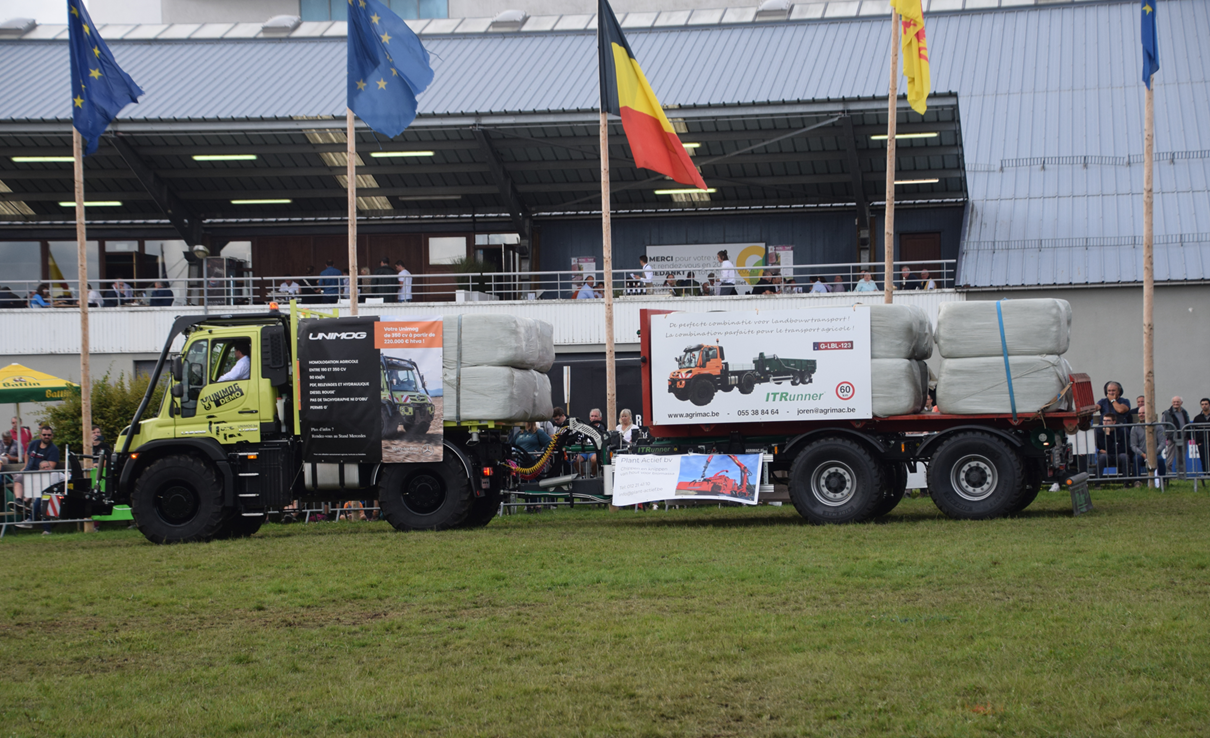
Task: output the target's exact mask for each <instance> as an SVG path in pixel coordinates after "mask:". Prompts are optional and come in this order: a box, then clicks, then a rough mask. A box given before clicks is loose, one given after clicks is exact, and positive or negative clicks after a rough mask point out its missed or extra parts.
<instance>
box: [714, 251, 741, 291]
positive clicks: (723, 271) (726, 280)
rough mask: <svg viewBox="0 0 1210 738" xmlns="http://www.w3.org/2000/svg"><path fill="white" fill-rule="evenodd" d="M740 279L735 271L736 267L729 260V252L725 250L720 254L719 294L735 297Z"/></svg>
mask: <svg viewBox="0 0 1210 738" xmlns="http://www.w3.org/2000/svg"><path fill="white" fill-rule="evenodd" d="M737 279H739V274H738V273H737V272H736V271H735V265H734V264H732V263H731V261H730V260H729V259H728V258H727V250H726V249H723V250H722V251H720V252H718V294H719V295H720V296H722V295H734V294H736V292H735V282H736V280H737Z"/></svg>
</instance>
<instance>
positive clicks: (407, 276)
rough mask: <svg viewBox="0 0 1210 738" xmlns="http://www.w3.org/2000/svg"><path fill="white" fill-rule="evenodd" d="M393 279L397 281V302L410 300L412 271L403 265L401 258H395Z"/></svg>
mask: <svg viewBox="0 0 1210 738" xmlns="http://www.w3.org/2000/svg"><path fill="white" fill-rule="evenodd" d="M395 281H396V282H397V283H398V289H397V291H396V293H395V300H396V301H397V302H411V301H412V273H411V272H409V271H408V268H407V267H405V266H404V265H403V260H402V259H396V260H395Z"/></svg>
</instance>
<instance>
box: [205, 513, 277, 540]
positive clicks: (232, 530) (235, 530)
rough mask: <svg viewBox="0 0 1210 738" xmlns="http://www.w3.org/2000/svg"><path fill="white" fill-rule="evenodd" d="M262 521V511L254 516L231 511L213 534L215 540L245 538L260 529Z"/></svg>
mask: <svg viewBox="0 0 1210 738" xmlns="http://www.w3.org/2000/svg"><path fill="white" fill-rule="evenodd" d="M264 522H265V516H264V514H263V513H262V514H260V515H256V516H244V515H241V514H240V513H238V512H233V513H231V515H230V516H229V517H228V518H227V519H226V520H224V521H223V524H222V525H221V526H220V527H219V529H218V533H215V534H214V539H215V540H216V541H225V540H228V539H231V538H247V537H248V536H251V535H254V534H255V533H256V531H258V530H260V527H261V525H262V524H263V523H264Z"/></svg>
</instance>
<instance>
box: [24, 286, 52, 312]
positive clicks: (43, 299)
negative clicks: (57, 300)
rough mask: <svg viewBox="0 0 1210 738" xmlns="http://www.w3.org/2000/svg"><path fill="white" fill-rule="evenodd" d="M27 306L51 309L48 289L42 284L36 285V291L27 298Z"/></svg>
mask: <svg viewBox="0 0 1210 738" xmlns="http://www.w3.org/2000/svg"><path fill="white" fill-rule="evenodd" d="M29 306H30V307H32V308H48V307H52V303H51V299H50V288H49V287H47V286H46V285H44V284H42V285H38V291H37V292H35V293H34V294H33V295H32V296H31V297H30V298H29Z"/></svg>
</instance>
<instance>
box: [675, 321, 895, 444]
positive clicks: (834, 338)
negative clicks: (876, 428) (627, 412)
mask: <svg viewBox="0 0 1210 738" xmlns="http://www.w3.org/2000/svg"><path fill="white" fill-rule="evenodd" d="M651 381H652V387H651V392H652V401H651V406H652V414H653V416H654V417H653V419H652V420H653V422H654V423H656V424H662V425H689V424H705V425H712V424H718V423H746V422H754V421H755V422H768V421H795V420H830V419H841V420H860V419H865V418H869V417H872V402H871V400H872V394H873V392H872V389H871V386H870V310H869V308H868V307H866V306H863V305H854V306H846V307H827V308H804V309H800V310H754V311H743V312H725V313H724V312H715V313H671V314H668V315H655V316H652V318H651ZM661 385H663V386H661Z"/></svg>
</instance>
